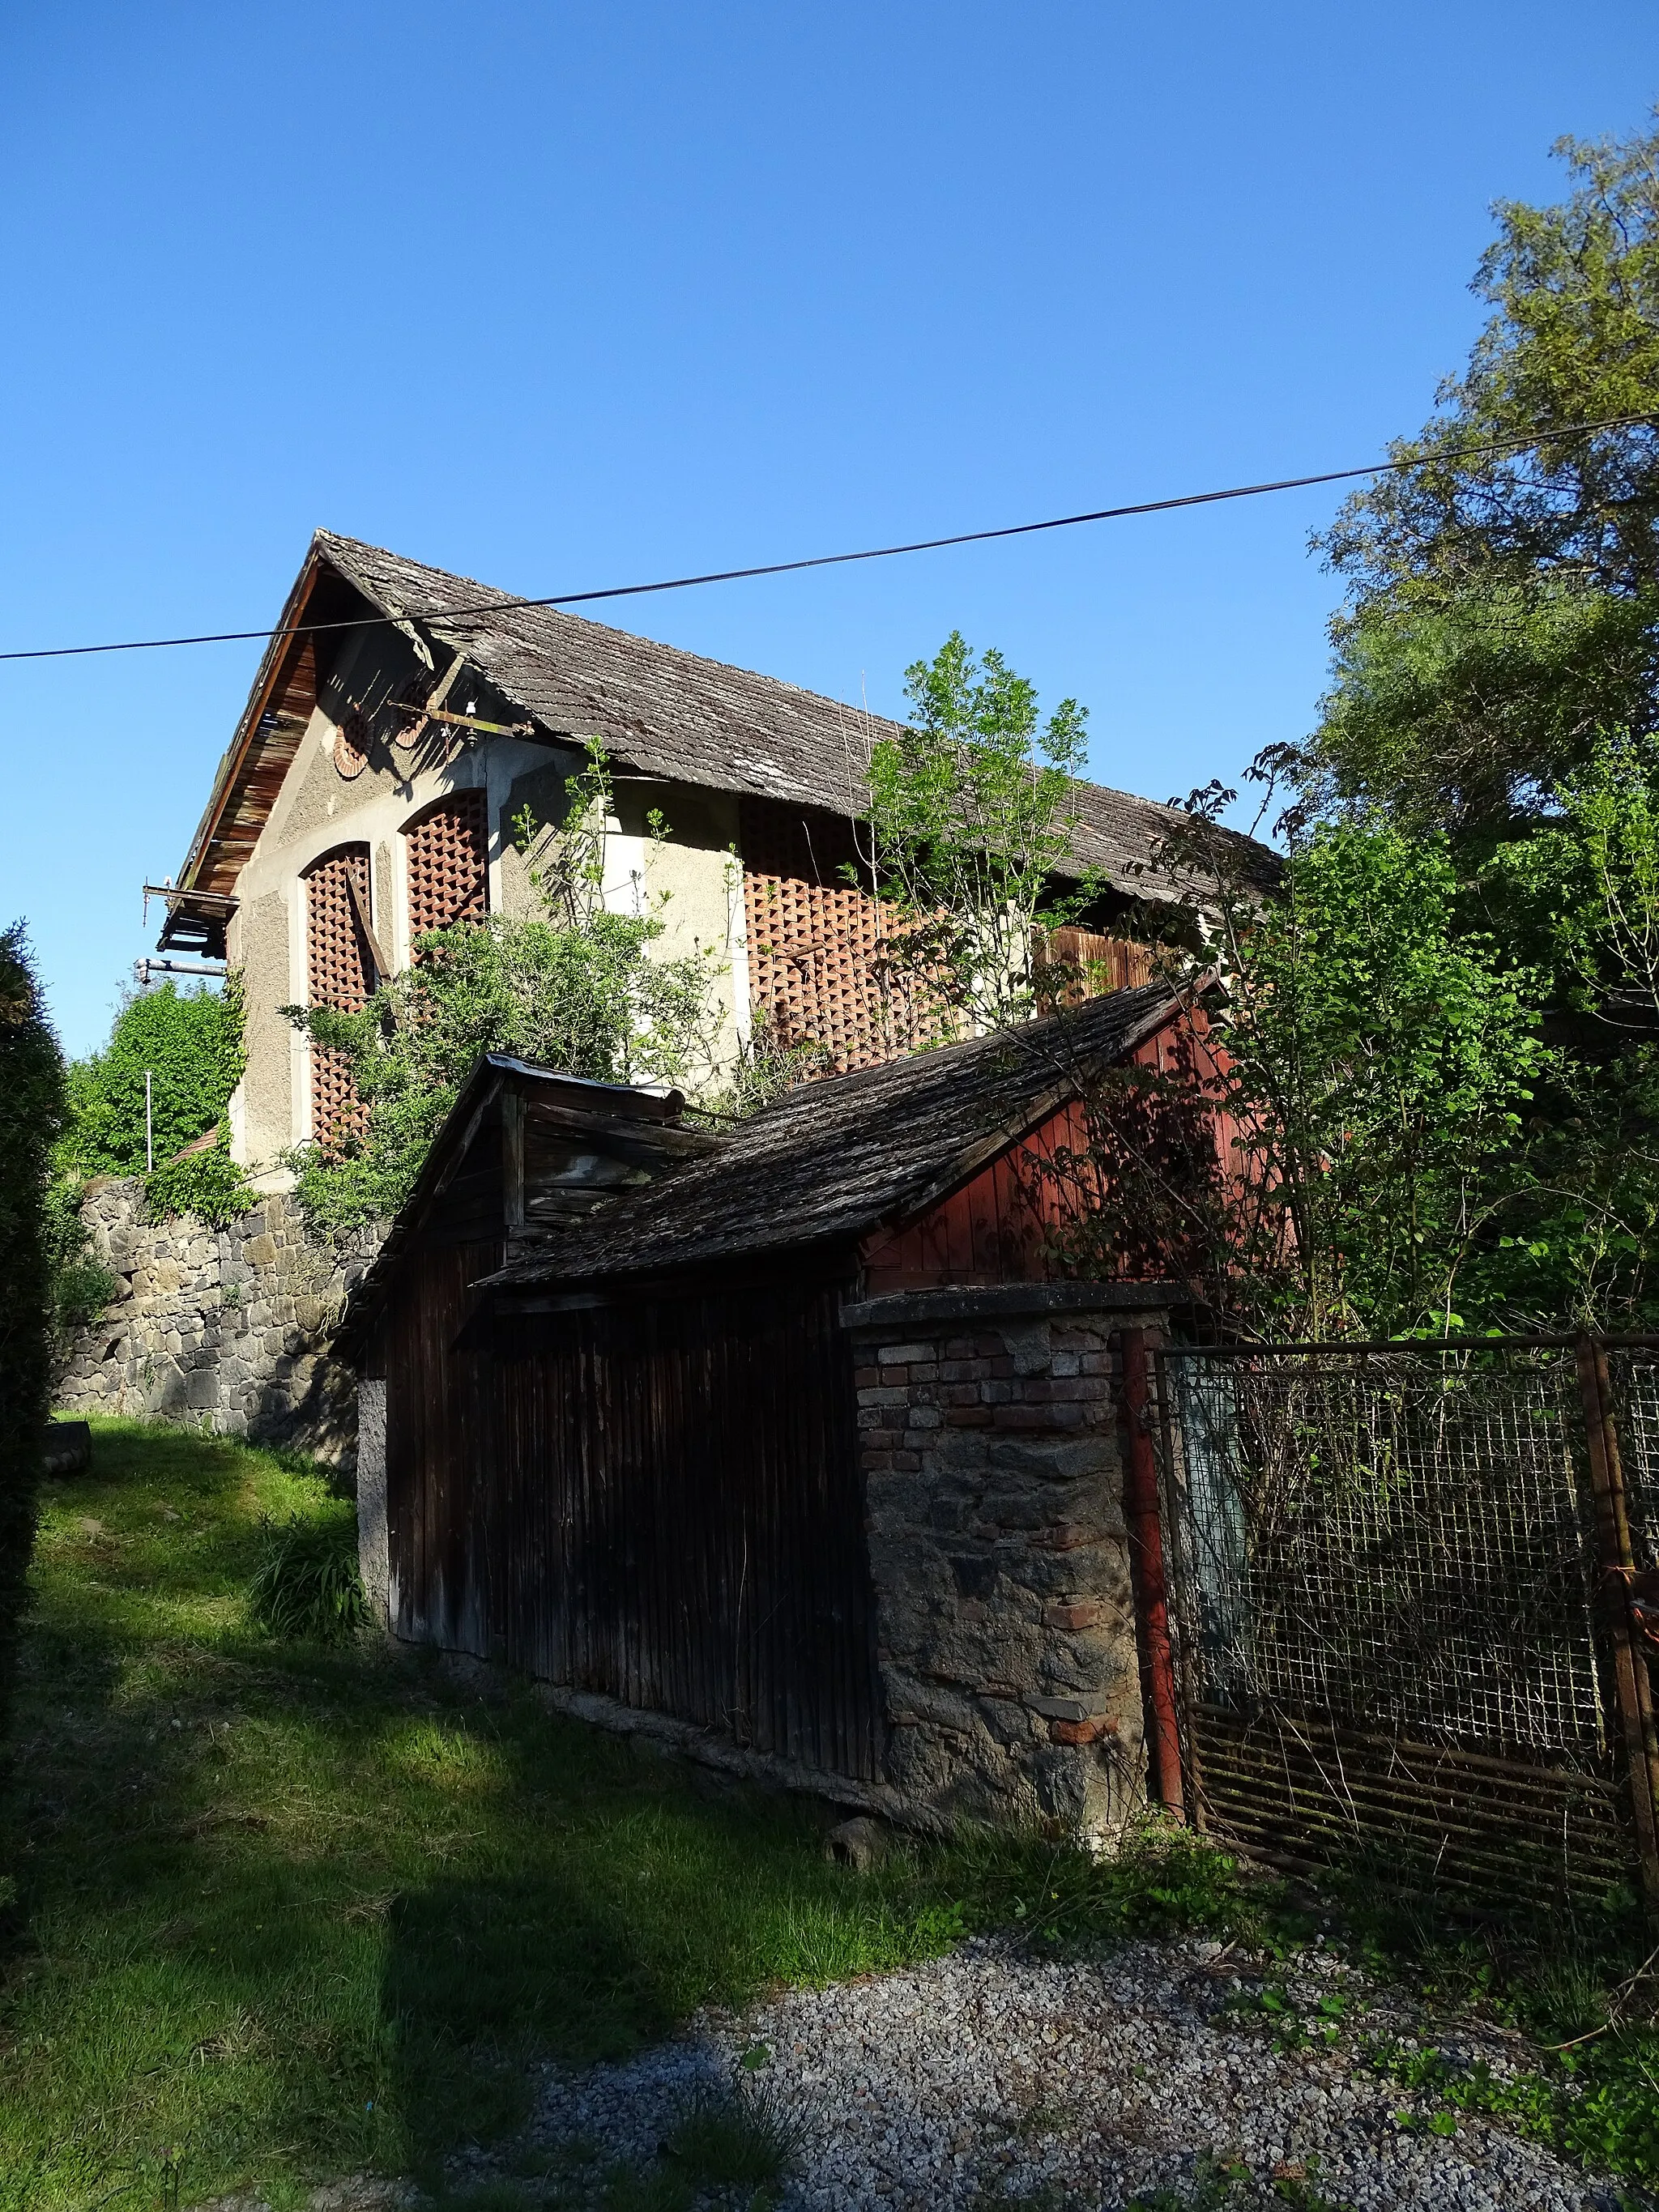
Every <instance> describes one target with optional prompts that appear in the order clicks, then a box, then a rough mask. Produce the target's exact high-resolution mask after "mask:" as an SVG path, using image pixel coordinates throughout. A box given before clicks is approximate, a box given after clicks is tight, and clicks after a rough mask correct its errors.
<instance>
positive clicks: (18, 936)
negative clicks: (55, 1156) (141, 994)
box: [0, 922, 64, 1746]
mask: <svg viewBox="0 0 1659 2212" xmlns="http://www.w3.org/2000/svg"><path fill="white" fill-rule="evenodd" d="M63 1115H64V1068H63V1061H62V1059H61V1057H60V1055H59V1054H58V1040H57V1038H56V1037H55V1036H53V1034H52V1030H51V1027H50V1026H49V1024H48V1023H47V1021H46V1012H45V1008H44V1006H43V1004H42V1001H41V997H40V984H39V982H38V981H37V980H36V977H35V973H34V965H33V959H32V957H31V956H30V952H29V947H28V940H27V936H26V935H25V933H24V930H23V926H22V924H21V922H18V923H14V925H13V926H12V927H11V928H9V930H7V931H6V932H5V933H3V935H0V1746H3V1744H4V1741H5V1740H6V1735H7V1730H8V1724H9V1717H10V1705H11V1686H12V1677H13V1672H14V1668H15V1657H16V1648H17V1628H18V1621H19V1619H20V1617H21V1612H22V1607H23V1599H24V1591H25V1583H26V1577H27V1573H28V1565H29V1553H30V1551H31V1549H32V1548H33V1541H34V1514H35V1499H36V1493H37V1490H38V1487H39V1484H40V1444H41V1431H42V1430H43V1429H44V1427H45V1425H46V1411H47V1404H48V1394H49V1390H50V1384H51V1353H52V1324H51V1316H52V1282H51V1268H50V1263H49V1259H48V1254H47V1238H46V1176H47V1163H48V1158H49V1155H50V1152H51V1147H52V1140H53V1139H54V1138H55V1137H56V1136H57V1134H58V1130H59V1128H60V1127H61V1125H62V1121H63Z"/></svg>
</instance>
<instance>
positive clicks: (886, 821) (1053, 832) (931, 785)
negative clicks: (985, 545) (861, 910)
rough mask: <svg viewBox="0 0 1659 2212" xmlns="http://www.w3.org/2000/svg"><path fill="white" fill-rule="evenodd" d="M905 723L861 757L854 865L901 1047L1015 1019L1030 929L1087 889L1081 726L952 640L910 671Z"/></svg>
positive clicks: (1082, 903)
mask: <svg viewBox="0 0 1659 2212" xmlns="http://www.w3.org/2000/svg"><path fill="white" fill-rule="evenodd" d="M905 694H906V696H907V697H908V699H909V701H910V703H911V706H912V708H913V710H914V714H913V719H912V720H911V722H910V724H909V726H908V727H907V728H906V729H905V730H903V731H902V732H901V734H900V735H899V736H897V737H895V738H881V739H879V740H878V742H877V743H876V744H874V745H872V747H871V751H870V760H869V768H868V789H869V798H868V803H867V805H866V809H865V811H864V815H863V817H862V830H861V840H860V844H861V860H860V866H859V867H857V868H854V869H849V871H848V873H849V878H850V879H851V880H852V881H854V883H856V884H858V887H859V888H860V889H861V890H867V891H869V892H870V893H872V896H875V897H876V898H877V899H878V900H879V901H880V902H881V903H882V905H883V906H884V908H885V910H886V913H887V915H888V917H889V920H890V930H889V934H888V937H887V940H886V945H885V947H884V969H883V975H882V981H883V983H884V990H885V995H886V998H887V1001H888V1010H889V1020H890V1030H891V1036H892V1042H893V1043H894V1045H895V1047H896V1048H898V1049H901V1050H902V1049H903V1048H906V1047H907V1046H909V1047H915V1046H918V1045H921V1046H925V1045H928V1044H938V1043H941V1042H945V1040H946V1039H948V1038H950V1037H952V1036H962V1035H965V1034H971V1033H973V1032H974V1031H975V1030H986V1029H991V1028H999V1027H1005V1026H1006V1025H1007V1024H1010V1023H1012V1022H1018V1021H1020V1020H1023V1019H1024V1018H1025V1017H1026V1016H1027V1015H1028V1014H1030V1012H1031V1011H1032V1010H1033V1008H1034V1006H1035V1005H1036V999H1037V994H1038V993H1037V977H1036V946H1037V939H1038V923H1039V920H1041V921H1042V923H1044V924H1045V925H1047V926H1050V927H1052V926H1054V925H1055V924H1058V923H1061V922H1065V921H1074V920H1075V919H1076V918H1077V917H1078V915H1080V914H1081V913H1083V912H1084V911H1085V908H1087V906H1088V905H1089V903H1090V902H1091V899H1092V898H1093V897H1094V896H1095V895H1096V891H1097V885H1096V884H1095V883H1094V881H1093V880H1092V878H1088V877H1087V876H1086V873H1085V872H1080V871H1079V869H1078V866H1077V862H1076V860H1075V857H1074V855H1075V850H1076V838H1075V831H1076V827H1077V818H1078V810H1077V778H1078V777H1079V775H1081V773H1082V771H1083V769H1084V767H1085V764H1086V761H1087V750H1088V748H1087V737H1086V727H1085V726H1086V722H1087V715H1086V713H1085V709H1084V708H1081V707H1079V705H1078V703H1077V702H1076V701H1075V700H1074V699H1063V700H1061V702H1060V705H1059V706H1058V707H1057V708H1055V709H1054V713H1053V714H1051V715H1050V716H1049V718H1048V721H1047V722H1046V723H1040V722H1039V720H1038V714H1037V695H1036V690H1035V688H1034V687H1033V686H1032V685H1031V684H1029V683H1028V682H1027V681H1026V680H1025V678H1024V677H1021V676H1017V675H1016V674H1015V673H1014V671H1012V669H1011V668H1010V667H1009V666H1008V665H1007V663H1006V660H1005V659H1003V657H1002V655H1001V654H1000V653H998V652H996V651H994V650H992V651H988V652H987V653H985V654H984V656H983V658H982V659H981V658H978V657H976V656H975V653H974V652H973V651H972V649H971V648H970V647H969V645H968V644H967V642H966V641H965V640H964V639H963V636H962V634H961V632H960V631H959V630H952V632H951V635H950V636H949V637H948V638H947V639H946V640H945V643H944V645H943V646H942V647H940V649H939V653H937V654H936V655H935V656H934V658H933V659H932V660H931V661H925V660H918V661H916V662H915V663H914V664H913V665H911V666H910V667H909V668H908V669H907V670H906V671H905Z"/></svg>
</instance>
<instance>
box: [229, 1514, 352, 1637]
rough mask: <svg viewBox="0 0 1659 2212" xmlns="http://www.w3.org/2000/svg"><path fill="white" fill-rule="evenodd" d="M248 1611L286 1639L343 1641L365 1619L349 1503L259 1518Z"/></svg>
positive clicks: (267, 1629) (271, 1632)
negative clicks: (308, 1513) (317, 1511)
mask: <svg viewBox="0 0 1659 2212" xmlns="http://www.w3.org/2000/svg"><path fill="white" fill-rule="evenodd" d="M248 1611H249V1613H251V1614H252V1618H253V1620H255V1621H256V1622H257V1623H258V1626H260V1627H261V1628H263V1629H264V1630H265V1631H267V1632H268V1633H269V1634H270V1635H272V1636H278V1637H281V1638H283V1639H284V1640H286V1641H289V1642H299V1641H301V1640H303V1641H308V1642H311V1643H316V1644H343V1643H346V1642H347V1641H349V1638H351V1637H353V1636H355V1635H356V1632H357V1631H358V1630H359V1629H360V1628H362V1627H363V1626H365V1625H366V1624H367V1622H368V1617H369V1613H368V1599H367V1598H366V1597H365V1595H363V1585H362V1577H361V1576H360V1574H359V1573H358V1571H357V1516H356V1513H355V1512H353V1510H351V1508H350V1507H349V1505H344V1504H336V1505H335V1506H333V1507H332V1509H331V1510H326V1511H325V1512H323V1513H321V1514H315V1515H313V1516H309V1517H307V1516H304V1515H301V1514H298V1513H295V1514H290V1516H289V1518H288V1519H287V1520H286V1521H272V1520H270V1519H265V1520H262V1521H261V1522H260V1524H259V1562H258V1565H257V1566H256V1567H255V1569H254V1571H253V1577H252V1581H251V1582H250V1583H249V1584H248Z"/></svg>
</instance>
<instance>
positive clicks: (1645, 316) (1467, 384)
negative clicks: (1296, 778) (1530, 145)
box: [1303, 131, 1659, 849]
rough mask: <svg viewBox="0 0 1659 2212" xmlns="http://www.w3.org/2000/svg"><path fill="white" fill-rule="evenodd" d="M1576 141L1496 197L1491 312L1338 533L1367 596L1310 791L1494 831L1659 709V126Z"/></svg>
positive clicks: (1479, 843)
mask: <svg viewBox="0 0 1659 2212" xmlns="http://www.w3.org/2000/svg"><path fill="white" fill-rule="evenodd" d="M1555 150H1556V152H1557V154H1558V155H1560V156H1561V157H1562V158H1563V159H1564V160H1565V162H1566V163H1567V166H1568V169H1569V172H1570V173H1571V178H1572V179H1573V189H1572V191H1571V193H1570V194H1569V196H1568V197H1567V198H1566V199H1565V201H1564V202H1562V203H1561V204H1559V205H1555V206H1552V207H1543V208H1538V207H1531V206H1528V205H1526V204H1523V203H1521V202H1517V201H1505V202H1502V203H1500V204H1498V207H1497V208H1496V210H1494V212H1495V215H1496V217H1497V222H1498V236H1497V238H1496V239H1495V240H1494V241H1493V243H1492V246H1490V247H1489V249H1488V250H1487V252H1486V255H1485V256H1484V258H1483V259H1482V261H1481V263H1480V269H1479V270H1478V272H1477V274H1476V276H1475V278H1474V285H1473V288H1472V289H1474V292H1475V294H1476V295H1477V296H1478V297H1479V298H1480V299H1482V300H1484V301H1486V302H1487V303H1488V304H1489V305H1490V306H1491V307H1492V310H1493V313H1492V317H1491V319H1490V320H1489V321H1488V323H1487V325H1486V328H1485V330H1484V331H1483V332H1482V334H1481V336H1480V338H1479V340H1478V341H1477V343H1476V344H1475V346H1474V351H1473V353H1472V355H1471V356H1470V360H1469V362H1468V367H1467V368H1466V369H1465V371H1464V372H1463V374H1462V375H1460V376H1455V377H1452V378H1449V380H1447V381H1446V383H1445V384H1444V385H1443V386H1442V388H1441V391H1440V393H1439V395H1438V396H1439V403H1440V412H1439V413H1438V415H1437V416H1436V418H1435V420H1433V421H1432V422H1431V423H1430V424H1429V425H1428V427H1427V428H1425V430H1424V431H1423V432H1422V433H1421V434H1420V435H1419V437H1417V438H1415V439H1412V440H1402V441H1397V442H1396V443H1395V445H1394V446H1393V447H1391V449H1390V450H1391V452H1392V453H1393V454H1394V456H1395V458H1396V459H1401V460H1409V461H1412V462H1413V463H1414V464H1415V465H1413V466H1412V467H1410V468H1408V469H1405V470H1402V471H1396V472H1394V473H1391V474H1390V475H1389V476H1387V477H1382V478H1380V479H1379V480H1378V481H1377V482H1376V483H1375V484H1373V485H1372V486H1370V488H1369V489H1365V490H1364V491H1361V492H1358V493H1357V494H1356V495H1354V496H1353V497H1352V499H1350V500H1349V501H1348V502H1347V504H1346V507H1344V508H1343V510H1342V512H1341V513H1340V516H1339V517H1338V520H1337V521H1336V523H1335V525H1334V526H1333V528H1332V529H1331V530H1330V531H1328V532H1327V533H1325V535H1324V537H1323V538H1322V540H1320V541H1318V542H1319V543H1321V544H1322V547H1323V550H1324V551H1325V553H1326V556H1327V557H1328V561H1329V562H1330V565H1331V566H1332V567H1333V568H1334V569H1335V570H1336V571H1337V573H1338V574H1340V575H1341V576H1343V577H1344V578H1345V579H1346V581H1347V584H1348V586H1349V600H1348V605H1347V606H1346V609H1345V611H1343V613H1342V614H1341V615H1340V616H1339V617H1338V618H1337V620H1336V622H1335V623H1334V626H1333V642H1334V647H1335V669H1334V675H1335V681H1334V684H1333V687H1332V690H1331V692H1330V694H1329V696H1328V698H1327V700H1326V702H1325V705H1324V714H1323V719H1322V723H1321V726H1320V728H1319V730H1318V731H1317V732H1316V734H1315V736H1314V738H1312V740H1311V741H1310V744H1309V746H1308V747H1307V749H1306V751H1305V754H1304V763H1303V772H1304V781H1305V784H1306V787H1307V788H1308V791H1309V793H1310V796H1311V797H1312V799H1314V801H1315V803H1316V805H1319V806H1322V807H1326V808H1328V807H1330V806H1332V805H1338V806H1340V805H1361V806H1363V805H1385V806H1388V807H1390V808H1392V809H1394V810H1395V811H1396V812H1397V813H1398V814H1399V815H1400V817H1401V819H1402V820H1405V819H1409V820H1410V821H1412V822H1413V823H1427V824H1430V825H1433V826H1437V827H1445V828H1448V829H1449V830H1450V832H1451V834H1452V836H1453V838H1454V841H1455V842H1457V843H1458V844H1459V845H1460V847H1467V846H1468V845H1469V844H1470V843H1472V845H1473V847H1474V848H1476V849H1480V848H1483V847H1484V846H1489V845H1490V844H1491V843H1492V842H1496V841H1498V840H1501V839H1502V838H1503V837H1504V836H1509V835H1512V834H1514V832H1515V831H1516V828H1517V826H1523V825H1524V824H1525V823H1527V822H1528V821H1529V820H1531V819H1534V818H1536V817H1538V816H1539V815H1540V814H1541V813H1547V811H1549V810H1550V808H1551V807H1552V805H1553V801H1554V794H1555V793H1556V792H1557V791H1558V790H1559V787H1560V785H1561V783H1562V781H1564V779H1565V778H1568V777H1570V776H1571V775H1573V774H1574V773H1576V772H1577V769H1580V768H1581V767H1582V766H1583V763H1584V762H1585V761H1586V760H1587V759H1588V758H1589V756H1590V754H1591V752H1592V751H1593V750H1594V748H1595V742H1596V738H1597V734H1598V732H1600V731H1601V730H1603V729H1606V728H1610V727H1619V728H1623V729H1626V730H1628V731H1631V732H1634V733H1636V734H1638V735H1639V734H1643V733H1646V732H1652V731H1653V730H1654V729H1655V728H1656V726H1659V131H1645V132H1643V133H1640V134H1638V135H1637V136H1635V137H1632V138H1631V139H1629V140H1628V141H1626V142H1624V143H1618V142H1614V141H1610V140H1609V141H1602V142H1599V143H1582V142H1579V141H1575V140H1572V139H1570V138H1566V139H1562V140H1561V141H1560V142H1559V144H1558V145H1557V147H1556V149H1555ZM1631 417H1633V418H1636V419H1634V420H1625V421H1623V422H1620V426H1619V427H1616V428H1608V429H1604V430H1597V431H1595V432H1591V433H1589V434H1584V433H1579V432H1577V431H1575V430H1574V429H1573V427H1572V426H1574V425H1576V424H1578V423H1583V422H1602V421H1607V422H1611V421H1613V420H1615V418H1631ZM1563 433H1566V434H1567V435H1562V434H1563ZM1500 441H1510V443H1509V445H1508V447H1507V448H1506V450H1504V451H1502V452H1487V453H1480V452H1478V451H1477V452H1471V451H1470V450H1469V449H1470V448H1472V447H1473V448H1480V447H1484V446H1491V445H1493V444H1495V443H1498V442H1500ZM1516 441H1519V442H1516ZM1528 441H1531V442H1528Z"/></svg>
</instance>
